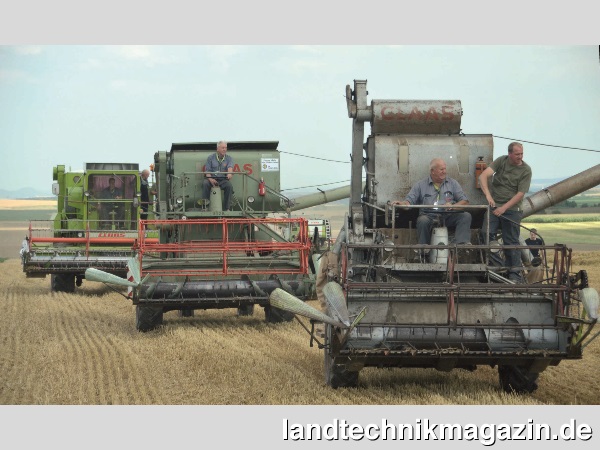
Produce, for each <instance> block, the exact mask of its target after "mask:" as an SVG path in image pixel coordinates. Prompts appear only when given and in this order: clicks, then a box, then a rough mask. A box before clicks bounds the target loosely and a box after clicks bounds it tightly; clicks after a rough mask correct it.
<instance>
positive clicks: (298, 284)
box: [85, 141, 349, 331]
mask: <svg viewBox="0 0 600 450" xmlns="http://www.w3.org/2000/svg"><path fill="white" fill-rule="evenodd" d="M278 144H279V143H278V142H276V141H263V142H229V143H228V150H229V154H230V155H231V156H232V158H233V160H234V163H235V167H234V172H233V177H232V179H231V183H232V185H233V191H234V195H233V201H232V205H231V208H230V210H228V211H224V210H223V204H222V195H223V194H222V192H221V189H220V188H219V187H212V188H211V190H210V198H209V199H204V198H203V194H202V191H203V189H202V186H203V181H204V180H205V174H206V172H205V171H204V169H205V168H204V163H205V161H206V159H207V157H208V156H209V155H210V154H211V153H214V152H215V150H216V146H217V143H216V142H200V143H175V144H173V145H172V146H171V150H170V151H159V152H157V153H156V154H155V156H154V168H153V170H154V173H155V176H156V183H155V189H156V191H157V196H158V201H157V210H156V211H155V215H156V220H142V221H140V226H139V229H138V230H137V233H138V236H137V240H136V242H135V248H134V251H135V256H134V257H133V258H131V259H130V260H129V263H128V267H129V275H128V277H127V279H122V278H119V277H117V276H114V275H111V274H110V273H107V271H105V270H103V269H102V268H99V269H98V268H94V267H90V268H89V269H87V270H86V273H85V278H86V279H88V280H93V281H100V282H105V283H110V284H114V285H119V286H126V287H128V288H129V291H128V296H129V297H130V298H131V299H132V301H133V303H134V304H135V305H136V327H137V329H138V330H140V331H149V330H152V329H153V328H155V327H157V326H159V325H160V324H161V323H162V322H163V314H164V313H165V312H167V311H172V310H178V311H179V312H180V315H181V316H184V317H185V316H192V315H193V314H194V311H195V310H202V309H224V308H235V309H237V312H238V314H239V315H251V314H253V311H254V307H255V305H258V306H260V307H263V308H264V312H265V319H266V321H267V322H273V323H276V322H282V321H289V320H292V319H293V317H294V316H293V314H290V313H289V312H287V311H283V310H280V309H279V308H275V307H272V306H271V305H270V304H269V294H270V293H271V292H272V291H273V290H275V289H277V288H279V289H282V290H283V291H285V292H288V293H290V294H291V295H294V296H295V297H300V298H308V297H310V295H311V294H312V293H313V292H314V283H315V279H314V277H315V273H316V269H315V265H314V261H313V257H314V256H316V254H315V253H314V249H315V248H316V246H313V245H312V243H311V240H310V238H309V230H308V222H307V220H306V219H303V218H293V217H291V213H292V212H293V211H296V210H298V209H303V208H308V207H310V206H315V205H318V204H322V203H326V202H331V201H336V200H340V199H342V198H347V197H348V196H349V188H348V187H346V188H341V189H333V190H331V191H327V192H320V193H317V194H311V195H307V196H303V197H300V198H297V199H295V200H292V199H289V198H287V197H285V196H283V195H281V193H280V153H279V150H278V149H277V147H278ZM282 213H283V214H287V217H279V216H281V214H282ZM292 228H293V229H294V230H296V232H295V237H294V239H291V236H292V233H291V229H292ZM149 229H156V230H158V232H159V237H158V240H152V239H148V237H147V233H148V230H149ZM284 236H289V237H290V239H286V238H285V237H284ZM314 259H316V258H314Z"/></svg>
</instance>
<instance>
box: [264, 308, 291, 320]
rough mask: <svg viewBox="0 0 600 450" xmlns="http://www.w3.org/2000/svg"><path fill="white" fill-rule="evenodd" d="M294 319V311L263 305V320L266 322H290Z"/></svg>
mask: <svg viewBox="0 0 600 450" xmlns="http://www.w3.org/2000/svg"><path fill="white" fill-rule="evenodd" d="M293 319H294V313H291V312H289V311H284V310H283V309H279V308H275V307H273V306H270V305H269V306H265V321H266V322H267V323H282V322H290V321H291V320H293Z"/></svg>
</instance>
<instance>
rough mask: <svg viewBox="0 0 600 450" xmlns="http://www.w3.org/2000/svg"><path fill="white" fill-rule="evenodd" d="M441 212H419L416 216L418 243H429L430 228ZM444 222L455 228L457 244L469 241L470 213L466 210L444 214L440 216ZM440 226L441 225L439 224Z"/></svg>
mask: <svg viewBox="0 0 600 450" xmlns="http://www.w3.org/2000/svg"><path fill="white" fill-rule="evenodd" d="M436 216H441V214H429V213H424V214H421V215H420V216H419V217H418V218H417V236H418V238H419V244H429V241H430V239H431V230H432V228H433V222H434V220H436V219H437V218H438V217H436ZM442 217H443V219H444V224H445V225H446V226H447V227H449V228H456V231H455V233H454V240H455V241H456V243H457V244H466V243H467V242H469V243H470V242H471V214H470V213H468V212H467V211H464V212H458V213H451V214H445V215H444V216H442ZM440 226H441V225H440Z"/></svg>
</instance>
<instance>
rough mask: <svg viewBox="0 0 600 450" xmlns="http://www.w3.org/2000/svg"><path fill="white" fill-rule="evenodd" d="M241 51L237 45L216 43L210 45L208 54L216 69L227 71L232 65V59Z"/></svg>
mask: <svg viewBox="0 0 600 450" xmlns="http://www.w3.org/2000/svg"><path fill="white" fill-rule="evenodd" d="M240 52H241V48H240V47H238V46H235V45H215V46H211V47H208V49H207V56H208V59H209V60H210V61H211V66H212V68H213V69H214V70H217V71H220V72H227V71H228V70H229V68H230V67H231V59H232V58H233V57H235V56H237V55H238V54H239V53H240Z"/></svg>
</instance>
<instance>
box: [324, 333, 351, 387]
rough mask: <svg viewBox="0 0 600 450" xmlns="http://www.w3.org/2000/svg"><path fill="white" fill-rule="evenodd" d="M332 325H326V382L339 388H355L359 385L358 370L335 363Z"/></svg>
mask: <svg viewBox="0 0 600 450" xmlns="http://www.w3.org/2000/svg"><path fill="white" fill-rule="evenodd" d="M331 332H332V330H331V325H329V324H326V325H325V348H324V349H323V354H324V357H323V369H324V370H323V371H324V373H325V384H327V386H330V387H332V388H333V389H337V388H340V387H342V388H355V387H356V386H358V372H353V371H350V370H348V369H346V366H344V365H341V364H334V361H333V357H332V356H331V353H330V351H331Z"/></svg>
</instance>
